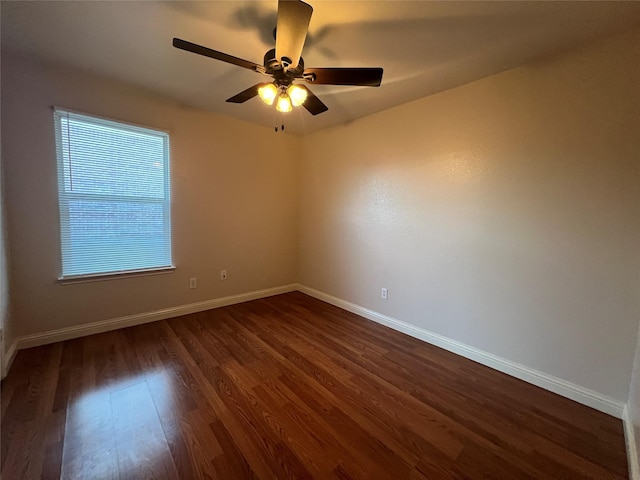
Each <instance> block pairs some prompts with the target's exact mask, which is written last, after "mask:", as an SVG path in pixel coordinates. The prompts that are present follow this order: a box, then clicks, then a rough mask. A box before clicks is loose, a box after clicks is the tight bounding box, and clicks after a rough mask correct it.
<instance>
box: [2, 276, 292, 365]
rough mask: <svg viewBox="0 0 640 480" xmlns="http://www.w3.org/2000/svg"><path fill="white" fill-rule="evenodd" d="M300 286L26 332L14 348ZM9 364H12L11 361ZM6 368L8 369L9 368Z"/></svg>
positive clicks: (161, 318)
mask: <svg viewBox="0 0 640 480" xmlns="http://www.w3.org/2000/svg"><path fill="white" fill-rule="evenodd" d="M296 289H297V285H296V284H291V285H284V286H281V287H275V288H268V289H265V290H257V291H254V292H249V293H242V294H239V295H231V296H228V297H222V298H216V299H213V300H207V301H204V302H198V303H190V304H187V305H181V306H178V307H170V308H164V309H161V310H155V311H153V312H146V313H138V314H134V315H127V316H125V317H119V318H113V319H110V320H102V321H99V322H93V323H87V324H84V325H76V326H73V327H66V328H60V329H57V330H51V331H48V332H43V333H35V334H32V335H25V336H22V337H19V338H18V339H17V341H16V342H14V344H13V345H12V348H13V349H14V354H15V349H16V347H17V349H18V350H22V349H25V348H31V347H37V346H40V345H46V344H49V343H55V342H61V341H64V340H70V339H72V338H78V337H85V336H87V335H93V334H96V333H103V332H108V331H110V330H117V329H119V328H126V327H132V326H134V325H141V324H143V323H149V322H155V321H158V320H165V319H167V318H173V317H178V316H180V315H188V314H190V313H196V312H202V311H205V310H211V309H212V308H218V307H225V306H227V305H233V304H236V303H242V302H248V301H249V300H257V299H259V298H265V297H270V296H272V295H279V294H281V293H287V292H292V291H294V290H296ZM5 358H6V357H5ZM7 365H9V364H8V363H7ZM6 370H7V371H8V368H7V369H6Z"/></svg>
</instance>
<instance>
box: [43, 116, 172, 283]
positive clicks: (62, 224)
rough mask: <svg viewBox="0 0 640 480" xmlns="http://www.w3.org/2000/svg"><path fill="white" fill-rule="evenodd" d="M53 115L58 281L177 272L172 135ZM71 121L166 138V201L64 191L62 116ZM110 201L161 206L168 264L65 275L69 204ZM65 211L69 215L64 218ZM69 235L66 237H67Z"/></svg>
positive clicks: (108, 120)
mask: <svg viewBox="0 0 640 480" xmlns="http://www.w3.org/2000/svg"><path fill="white" fill-rule="evenodd" d="M52 110H53V116H54V136H55V139H54V140H55V151H56V172H57V196H58V209H57V212H58V227H59V237H58V240H59V253H60V257H59V260H60V263H59V272H60V273H59V275H58V282H60V283H61V284H70V283H81V282H95V281H101V280H112V279H117V278H123V277H133V276H141V275H158V274H165V273H172V272H173V271H174V270H175V268H176V267H175V264H174V259H173V224H172V215H171V213H172V212H171V210H172V202H171V162H170V156H171V152H170V147H171V142H170V135H169V132H168V131H166V130H162V129H158V128H155V127H148V126H144V125H139V124H135V123H129V122H123V121H121V120H115V119H111V118H106V117H102V116H98V115H93V114H88V113H84V112H78V111H75V110H71V109H68V108H63V107H57V106H54V107H52ZM65 116H66V117H67V118H71V117H75V119H77V120H80V121H83V120H84V119H86V122H87V123H92V124H94V125H104V126H107V127H110V128H121V129H122V130H123V131H128V132H137V133H143V134H146V135H155V136H157V137H160V138H162V139H163V158H162V162H163V171H164V172H165V173H164V176H163V190H164V198H163V199H160V200H159V199H157V198H153V197H144V196H140V195H139V196H131V195H117V194H116V195H109V194H104V193H102V194H100V193H95V194H94V193H78V192H69V191H67V190H66V188H65V172H64V168H65V165H64V159H63V153H62V150H63V139H62V136H63V133H62V122H61V119H62V118H63V117H65ZM101 199H102V200H108V201H115V202H118V203H143V204H152V203H155V204H159V205H162V207H163V209H162V210H163V224H164V225H166V224H167V222H168V236H169V264H168V265H159V266H153V267H147V268H136V269H128V270H114V271H106V272H93V273H79V274H69V275H64V249H63V245H64V243H65V242H64V239H65V238H66V239H69V238H70V235H71V233H70V217H69V213H68V209H69V202H70V201H72V200H91V201H95V200H98V201H99V200H101ZM64 209H67V212H66V213H65V214H64V215H63V211H64ZM65 235H66V237H65Z"/></svg>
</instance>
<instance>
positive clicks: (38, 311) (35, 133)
mask: <svg viewBox="0 0 640 480" xmlns="http://www.w3.org/2000/svg"><path fill="white" fill-rule="evenodd" d="M52 105H56V106H60V107H65V108H69V109H72V110H77V111H80V112H85V113H89V114H94V115H99V116H104V117H108V118H113V119H117V120H122V121H126V122H132V123H137V124H141V125H146V126H150V127H156V128H159V129H163V130H168V131H169V132H170V139H171V140H170V141H171V169H172V172H171V173H172V216H173V242H174V244H173V245H174V248H173V256H174V263H175V265H176V267H177V268H176V270H175V272H174V273H171V274H163V275H155V276H141V277H133V278H121V279H117V280H108V281H100V282H91V283H81V284H72V285H64V286H63V285H61V284H60V283H59V282H57V281H56V279H57V278H58V276H59V274H60V253H59V243H60V240H59V231H58V204H57V183H56V155H55V140H54V134H53V117H52V111H51V106H52ZM2 136H3V157H4V163H5V176H6V182H5V184H6V200H7V202H6V203H7V220H8V232H9V235H10V238H9V244H10V245H9V246H10V255H11V281H12V307H13V310H12V313H13V318H15V319H16V320H15V321H16V325H15V334H16V335H25V334H30V333H36V332H44V331H49V330H54V329H57V328H61V327H68V326H74V325H80V324H84V323H89V322H92V321H98V320H103V319H112V318H117V317H120V316H124V315H131V314H135V313H141V312H149V311H154V310H157V309H161V308H166V307H174V306H180V305H185V304H189V303H193V302H198V301H204V300H210V299H214V298H219V297H223V296H226V295H232V294H238V293H245V292H250V291H254V290H259V289H263V288H269V287H277V286H282V285H286V284H289V283H292V282H295V281H296V261H297V260H296V241H295V238H296V235H297V230H296V229H297V227H296V222H297V205H298V202H297V167H296V165H297V164H296V160H295V158H294V153H295V151H297V150H299V140H300V139H299V138H297V137H291V136H285V135H275V134H274V132H273V130H272V129H268V128H263V127H257V126H254V125H250V124H247V123H244V122H240V121H237V120H232V119H229V118H224V117H220V116H216V115H213V114H210V113H205V112H201V111H196V110H193V109H187V108H182V107H181V106H180V105H177V104H175V103H173V102H170V101H167V100H163V99H160V98H157V97H154V96H151V95H149V94H147V93H145V92H143V91H140V90H137V89H133V88H130V87H126V86H123V85H120V84H118V83H115V82H110V81H107V80H102V79H98V78H94V77H92V76H91V75H89V74H82V73H80V72H75V71H67V70H65V69H64V68H62V67H55V68H54V67H46V66H42V65H38V64H36V63H32V62H30V61H27V60H25V59H19V58H15V57H11V56H7V55H3V58H2ZM223 268H224V269H227V270H228V272H229V278H228V280H227V281H225V282H221V281H220V280H219V271H220V270H221V269H223ZM189 277H197V278H198V288H197V289H195V290H191V289H189V288H188V285H189V281H188V279H189Z"/></svg>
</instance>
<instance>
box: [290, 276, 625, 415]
mask: <svg viewBox="0 0 640 480" xmlns="http://www.w3.org/2000/svg"><path fill="white" fill-rule="evenodd" d="M298 290H299V291H301V292H303V293H306V294H307V295H310V296H312V297H315V298H317V299H319V300H322V301H324V302H327V303H330V304H332V305H335V306H336V307H340V308H342V309H344V310H347V311H349V312H352V313H355V314H357V315H360V316H361V317H364V318H367V319H369V320H373V321H374V322H376V323H380V324H382V325H385V326H387V327H389V328H392V329H394V330H397V331H399V332H402V333H405V334H407V335H409V336H411V337H414V338H417V339H419V340H422V341H424V342H427V343H430V344H432V345H436V346H438V347H441V348H444V349H445V350H448V351H450V352H453V353H456V354H458V355H461V356H463V357H465V358H469V359H471V360H474V361H476V362H478V363H481V364H483V365H486V366H487V367H491V368H493V369H495V370H498V371H500V372H503V373H506V374H507V375H511V376H512V377H516V378H519V379H520V380H524V381H525V382H528V383H531V384H533V385H536V386H538V387H541V388H544V389H545V390H549V391H551V392H554V393H557V394H558V395H562V396H563V397H566V398H569V399H571V400H574V401H576V402H578V403H581V404H583V405H587V406H589V407H591V408H595V409H596V410H599V411H601V412H604V413H607V414H609V415H613V416H614V417H617V418H621V417H622V410H623V408H624V404H623V403H620V402H618V401H616V400H614V399H613V398H610V397H607V396H605V395H602V394H600V393H598V392H595V391H593V390H590V389H588V388H584V387H581V386H580V385H576V384H574V383H571V382H568V381H566V380H563V379H561V378H558V377H554V376H553V375H549V374H547V373H544V372H540V371H538V370H534V369H532V368H529V367H527V366H525V365H521V364H519V363H516V362H512V361H511V360H507V359H506V358H502V357H499V356H497V355H493V354H491V353H488V352H484V351H482V350H479V349H477V348H474V347H471V346H469V345H465V344H464V343H461V342H458V341H456V340H452V339H450V338H447V337H444V336H442V335H439V334H437V333H433V332H430V331H428V330H424V329H422V328H420V327H416V326H414V325H410V324H408V323H405V322H403V321H401V320H397V319H395V318H392V317H388V316H386V315H382V314H380V313H378V312H374V311H373V310H369V309H367V308H364V307H361V306H359V305H356V304H354V303H351V302H347V301H346V300H342V299H340V298H337V297H334V296H332V295H328V294H326V293H324V292H320V291H318V290H314V289H312V288H309V287H306V286H304V285H299V286H298Z"/></svg>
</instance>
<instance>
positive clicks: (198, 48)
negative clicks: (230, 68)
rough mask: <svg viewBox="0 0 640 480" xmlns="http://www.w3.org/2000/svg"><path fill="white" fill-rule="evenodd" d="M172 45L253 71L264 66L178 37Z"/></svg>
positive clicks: (261, 70)
mask: <svg viewBox="0 0 640 480" xmlns="http://www.w3.org/2000/svg"><path fill="white" fill-rule="evenodd" d="M173 46H174V47H176V48H179V49H181V50H186V51H187V52H192V53H197V54H198V55H204V56H205V57H209V58H213V59H215V60H220V61H222V62H226V63H230V64H232V65H237V66H239V67H243V68H248V69H249V70H253V71H254V72H259V73H263V72H264V67H263V66H261V65H258V64H257V63H253V62H250V61H249V60H243V59H242V58H238V57H234V56H231V55H227V54H226V53H222V52H218V51H217V50H211V49H210V48H207V47H203V46H202V45H197V44H195V43H191V42H187V41H186V40H181V39H179V38H174V39H173Z"/></svg>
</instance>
